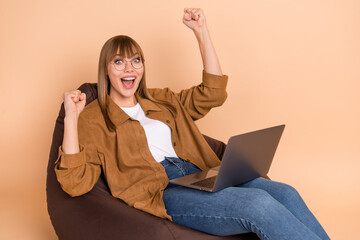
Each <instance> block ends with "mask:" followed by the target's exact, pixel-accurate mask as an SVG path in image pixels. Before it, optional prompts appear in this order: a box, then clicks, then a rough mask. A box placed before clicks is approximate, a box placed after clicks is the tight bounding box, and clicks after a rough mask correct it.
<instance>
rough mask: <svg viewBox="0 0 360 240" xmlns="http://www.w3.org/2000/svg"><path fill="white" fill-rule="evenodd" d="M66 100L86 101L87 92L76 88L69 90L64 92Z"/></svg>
mask: <svg viewBox="0 0 360 240" xmlns="http://www.w3.org/2000/svg"><path fill="white" fill-rule="evenodd" d="M62 98H63V100H64V101H68V100H72V101H73V102H75V103H77V102H79V101H84V100H85V99H86V94H85V93H82V92H81V91H80V90H74V91H69V92H64V93H63V95H62Z"/></svg>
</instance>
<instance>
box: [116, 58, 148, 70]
mask: <svg viewBox="0 0 360 240" xmlns="http://www.w3.org/2000/svg"><path fill="white" fill-rule="evenodd" d="M136 58H138V59H140V63H141V66H140V67H138V68H137V67H135V66H134V65H133V61H134V59H136ZM117 60H122V61H124V62H125V63H124V67H123V68H122V69H121V70H119V69H118V66H117V65H116V64H115V62H112V63H111V64H112V65H113V66H114V68H115V70H116V71H124V69H125V68H126V64H127V63H128V62H130V64H131V66H132V67H133V68H135V69H141V68H143V67H144V64H143V62H142V60H141V58H140V57H134V58H133V59H131V60H125V59H117ZM117 60H116V61H117Z"/></svg>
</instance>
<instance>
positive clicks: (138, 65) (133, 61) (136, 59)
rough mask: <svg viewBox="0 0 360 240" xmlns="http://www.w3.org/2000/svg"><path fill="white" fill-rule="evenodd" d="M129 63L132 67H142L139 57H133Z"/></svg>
mask: <svg viewBox="0 0 360 240" xmlns="http://www.w3.org/2000/svg"><path fill="white" fill-rule="evenodd" d="M131 64H132V66H133V67H134V68H136V69H139V68H141V67H142V62H141V59H140V58H135V59H133V60H132V61H131Z"/></svg>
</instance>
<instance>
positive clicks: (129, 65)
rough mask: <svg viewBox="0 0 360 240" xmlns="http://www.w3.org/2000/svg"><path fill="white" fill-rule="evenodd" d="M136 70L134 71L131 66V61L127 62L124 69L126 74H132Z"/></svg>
mask: <svg viewBox="0 0 360 240" xmlns="http://www.w3.org/2000/svg"><path fill="white" fill-rule="evenodd" d="M133 70H134V69H133V66H132V64H131V62H130V61H126V62H125V68H124V72H132V71H133Z"/></svg>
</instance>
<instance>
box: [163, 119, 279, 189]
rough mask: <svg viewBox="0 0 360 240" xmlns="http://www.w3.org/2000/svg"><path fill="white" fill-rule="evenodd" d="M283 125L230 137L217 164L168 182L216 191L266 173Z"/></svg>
mask: <svg viewBox="0 0 360 240" xmlns="http://www.w3.org/2000/svg"><path fill="white" fill-rule="evenodd" d="M284 128H285V125H279V126H275V127H271V128H265V129H261V130H257V131H254V132H249V133H244V134H241V135H237V136H233V137H231V138H230V139H229V141H228V144H227V146H226V149H225V152H224V155H223V158H222V161H221V164H220V166H217V167H214V168H210V169H207V170H204V171H202V172H199V173H194V174H190V175H187V176H184V177H180V178H176V179H172V180H170V182H171V183H174V184H177V185H181V186H185V187H190V188H195V189H199V190H204V191H208V192H216V191H219V190H222V189H224V188H227V187H231V186H234V185H238V184H242V183H245V182H248V181H250V180H253V179H255V178H257V177H260V176H265V175H266V174H267V173H268V172H269V169H270V165H271V162H272V160H273V157H274V155H275V152H276V148H277V146H278V144H279V141H280V138H281V135H282V133H283V131H284Z"/></svg>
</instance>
